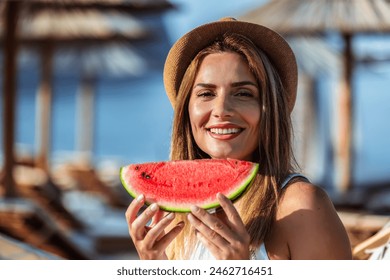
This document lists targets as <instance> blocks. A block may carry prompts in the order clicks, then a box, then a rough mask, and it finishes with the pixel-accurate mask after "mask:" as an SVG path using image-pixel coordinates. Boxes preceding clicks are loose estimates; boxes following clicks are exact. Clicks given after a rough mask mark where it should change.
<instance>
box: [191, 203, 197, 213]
mask: <svg viewBox="0 0 390 280" xmlns="http://www.w3.org/2000/svg"><path fill="white" fill-rule="evenodd" d="M190 209H191V212H198V211H199V207H198V206H195V205H193V206H191V208H190Z"/></svg>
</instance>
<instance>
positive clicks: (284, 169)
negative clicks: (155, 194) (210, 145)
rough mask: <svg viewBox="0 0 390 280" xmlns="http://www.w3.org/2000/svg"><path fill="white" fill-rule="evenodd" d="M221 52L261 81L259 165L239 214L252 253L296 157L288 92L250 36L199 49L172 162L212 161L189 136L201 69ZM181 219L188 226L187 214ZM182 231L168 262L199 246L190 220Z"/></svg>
mask: <svg viewBox="0 0 390 280" xmlns="http://www.w3.org/2000/svg"><path fill="white" fill-rule="evenodd" d="M218 52H235V53H238V54H239V55H241V56H242V57H243V58H244V59H245V61H246V62H247V63H248V65H249V69H250V71H251V72H252V74H253V75H254V77H255V78H256V80H257V83H258V86H259V92H260V104H259V106H260V108H262V110H261V117H260V125H259V145H258V149H257V150H256V151H255V152H254V155H253V161H256V162H258V163H259V164H260V168H259V173H258V175H257V176H256V178H255V181H254V183H253V185H252V187H250V188H249V190H248V191H247V192H246V193H245V194H244V195H243V196H242V197H241V198H240V205H245V209H243V208H242V207H239V208H238V211H239V213H240V216H241V218H242V220H243V222H244V224H245V226H246V228H247V231H248V233H249V235H250V238H251V244H250V246H251V249H253V250H254V249H255V248H257V247H258V246H259V245H260V244H261V243H262V242H263V240H264V238H265V237H266V235H267V234H268V233H269V231H270V229H271V226H272V223H273V221H274V218H275V213H276V208H277V202H278V197H279V185H280V183H281V181H282V180H283V179H284V177H285V176H286V175H287V174H288V173H290V172H292V170H293V164H292V163H293V162H295V161H294V157H293V154H292V149H291V146H292V145H291V142H292V140H291V138H292V132H291V121H290V114H289V110H288V108H287V99H286V96H285V95H286V93H285V91H284V89H283V86H282V83H281V81H280V78H279V75H278V73H277V72H276V71H275V69H274V67H273V66H272V63H271V62H270V61H269V59H268V58H267V56H266V55H265V54H264V53H263V52H262V51H261V50H259V49H258V48H257V47H256V46H255V45H254V44H253V43H252V42H251V41H250V40H249V39H248V38H246V37H244V36H242V35H240V34H235V33H234V34H232V33H226V34H224V35H223V36H222V37H221V38H218V39H216V41H215V42H214V43H213V44H212V45H210V46H209V47H207V48H205V49H203V50H202V51H200V52H199V53H198V54H197V56H196V57H195V58H194V59H193V61H192V63H191V64H190V66H189V67H188V69H187V71H186V73H185V75H184V77H183V80H182V83H181V86H180V89H179V93H178V96H177V100H176V106H175V108H174V119H173V127H172V138H171V155H170V158H171V160H191V159H199V158H209V156H208V155H207V154H206V153H204V152H203V151H202V150H201V149H200V148H199V147H198V146H197V144H196V143H195V140H194V138H193V135H192V132H191V126H190V118H189V114H188V104H189V99H190V93H191V90H192V86H193V83H194V81H195V77H196V75H197V71H198V69H199V66H200V64H201V63H202V61H203V59H204V57H206V56H207V55H209V54H212V53H218ZM176 219H177V220H184V221H185V222H186V215H183V214H178V215H177V218H176ZM185 224H186V226H185V228H184V230H183V232H182V233H181V234H180V235H179V236H178V237H177V238H176V239H175V240H174V241H173V242H172V244H171V245H170V247H169V248H168V252H167V253H168V256H169V258H170V259H186V258H188V257H189V256H190V254H191V251H192V250H193V249H194V246H195V244H196V237H195V234H194V232H193V231H192V230H191V227H190V225H189V223H188V222H186V223H185Z"/></svg>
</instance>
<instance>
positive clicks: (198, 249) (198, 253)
mask: <svg viewBox="0 0 390 280" xmlns="http://www.w3.org/2000/svg"><path fill="white" fill-rule="evenodd" d="M297 177H302V178H304V179H306V180H307V178H306V177H305V176H304V175H302V174H299V173H292V174H290V175H288V176H287V177H286V179H285V180H284V181H283V183H282V185H281V188H282V189H283V188H284V187H285V186H287V185H288V183H289V182H290V181H291V180H292V179H294V178H297ZM190 259H191V260H214V259H215V258H214V256H213V255H212V254H211V253H210V252H209V251H208V250H207V249H206V247H204V246H203V244H202V243H201V242H198V243H197V244H196V246H195V248H194V252H193V254H192V255H191V256H190ZM251 259H252V260H269V258H268V253H267V249H266V248H265V245H264V242H263V243H261V245H260V247H259V249H258V250H257V251H256V252H253V253H252V254H251Z"/></svg>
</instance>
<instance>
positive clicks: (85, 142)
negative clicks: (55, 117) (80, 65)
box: [76, 74, 96, 167]
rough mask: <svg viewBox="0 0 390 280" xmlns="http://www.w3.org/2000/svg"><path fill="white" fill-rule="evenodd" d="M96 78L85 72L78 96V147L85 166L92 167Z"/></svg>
mask: <svg viewBox="0 0 390 280" xmlns="http://www.w3.org/2000/svg"><path fill="white" fill-rule="evenodd" d="M95 82H96V80H95V78H94V77H92V75H88V74H84V75H83V77H82V80H81V85H80V89H79V92H78V96H77V116H76V127H77V133H76V148H77V151H78V152H79V153H80V155H79V156H80V161H81V164H82V165H83V166H86V167H91V165H92V151H93V144H94V143H93V139H94V117H95V113H94V112H95V110H94V104H95V102H94V91H95Z"/></svg>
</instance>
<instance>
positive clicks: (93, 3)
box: [0, 0, 173, 197]
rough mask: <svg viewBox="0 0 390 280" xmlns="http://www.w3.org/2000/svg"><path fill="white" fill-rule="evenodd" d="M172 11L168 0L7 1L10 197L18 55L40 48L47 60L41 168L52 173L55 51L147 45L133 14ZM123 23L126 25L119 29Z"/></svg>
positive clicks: (11, 192)
mask: <svg viewBox="0 0 390 280" xmlns="http://www.w3.org/2000/svg"><path fill="white" fill-rule="evenodd" d="M172 7H173V6H172V5H171V4H170V3H169V2H168V1H165V0H159V1H151V0H149V1H147V0H144V1H141V0H128V1H120V0H62V1H53V0H32V1H28V2H27V1H26V2H23V1H3V2H2V3H0V13H1V14H2V18H3V19H4V20H3V22H2V25H1V24H0V30H1V31H2V32H1V33H2V34H3V36H2V40H1V42H2V45H3V47H4V83H3V94H4V121H3V122H4V127H3V130H4V166H3V176H2V177H3V178H2V183H3V185H4V187H5V196H6V197H12V196H16V192H15V188H14V178H13V167H14V164H15V155H14V131H15V129H14V124H15V97H16V76H17V75H16V73H17V69H16V65H17V63H16V61H17V50H18V47H19V46H21V45H27V46H37V47H38V48H39V49H40V51H41V54H42V55H41V57H42V69H41V71H42V75H41V76H42V81H41V84H40V88H39V90H38V98H37V99H38V100H39V101H38V110H37V111H38V118H39V119H40V123H39V126H40V130H39V131H40V132H39V133H40V134H39V135H38V139H39V140H38V142H39V143H38V145H39V147H38V155H37V165H38V166H41V167H42V168H43V169H45V170H47V169H48V162H47V160H48V158H49V150H50V133H51V132H50V131H51V130H50V126H51V121H50V116H51V95H52V93H51V91H52V90H51V75H52V73H53V68H52V67H53V65H52V59H53V53H54V51H55V48H56V46H58V45H61V46H65V45H68V46H77V47H80V46H91V45H92V46H96V45H99V44H103V43H104V44H107V43H109V42H124V41H126V42H130V41H134V40H140V39H141V40H143V39H146V38H148V37H149V36H150V33H149V32H148V30H147V29H145V27H144V26H142V24H140V23H139V21H137V20H136V19H135V18H133V17H132V15H133V14H137V15H138V14H142V13H145V12H157V11H163V10H165V9H168V8H172ZM118 22H120V23H121V24H118Z"/></svg>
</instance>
